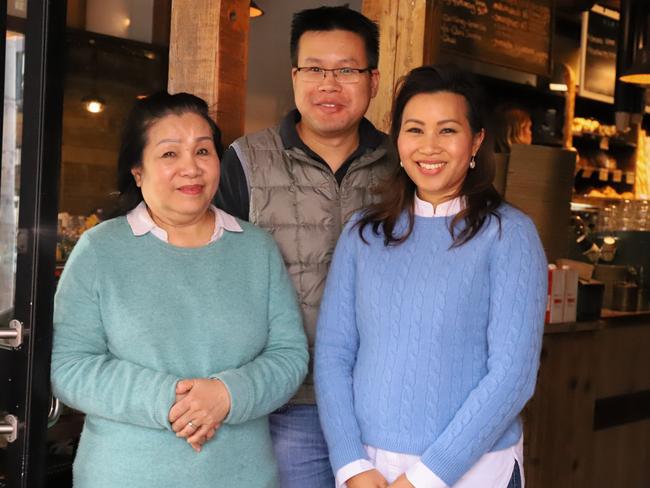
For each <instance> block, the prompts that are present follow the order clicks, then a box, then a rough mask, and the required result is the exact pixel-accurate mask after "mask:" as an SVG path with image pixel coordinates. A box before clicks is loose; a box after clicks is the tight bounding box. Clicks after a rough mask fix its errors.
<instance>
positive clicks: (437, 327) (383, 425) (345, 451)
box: [315, 204, 547, 486]
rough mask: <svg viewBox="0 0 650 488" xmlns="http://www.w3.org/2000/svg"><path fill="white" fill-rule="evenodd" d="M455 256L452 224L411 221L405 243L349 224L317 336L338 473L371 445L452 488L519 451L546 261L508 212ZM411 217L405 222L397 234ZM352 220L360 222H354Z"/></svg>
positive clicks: (529, 230)
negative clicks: (417, 461)
mask: <svg viewBox="0 0 650 488" xmlns="http://www.w3.org/2000/svg"><path fill="white" fill-rule="evenodd" d="M499 213H500V215H501V236H499V227H498V224H497V220H496V219H495V218H491V219H490V221H489V223H488V224H486V225H485V226H484V227H483V229H482V230H481V231H480V232H479V234H478V235H476V236H475V237H474V238H473V239H472V240H470V241H469V242H468V243H466V244H464V245H462V246H460V247H457V248H451V249H450V246H451V244H452V239H451V236H450V234H449V230H448V225H449V219H448V218H446V217H431V218H427V217H416V218H415V219H416V220H415V227H414V230H413V233H412V234H411V236H410V237H409V238H408V240H407V241H406V242H405V243H403V244H401V245H398V246H388V247H386V246H384V243H383V235H380V236H376V235H374V234H373V233H372V230H371V228H370V227H366V229H365V232H364V236H365V237H366V239H367V240H368V242H369V245H366V244H364V243H363V242H362V241H361V239H360V238H359V235H358V233H357V228H356V227H355V228H351V223H350V224H348V226H347V227H346V229H345V230H344V232H343V234H342V235H341V238H340V240H339V243H338V245H337V248H336V252H335V254H334V260H333V262H332V267H331V269H330V273H329V277H328V281H327V286H326V289H325V294H324V297H323V302H322V304H321V309H320V310H321V315H320V319H319V322H318V328H317V331H318V335H317V339H316V365H315V372H316V391H317V401H318V405H319V413H320V418H321V423H322V425H323V430H324V432H325V437H326V439H327V443H328V446H329V449H330V458H331V461H332V466H333V468H334V472H336V471H338V470H339V469H340V468H341V467H343V466H345V465H346V464H348V463H350V462H352V461H354V460H357V459H364V458H366V453H365V450H364V448H363V445H364V444H368V445H371V446H374V447H378V448H381V449H385V450H389V451H395V452H401V453H407V454H415V455H418V456H421V460H422V462H423V463H424V464H425V465H426V466H427V467H428V468H429V469H431V471H433V472H434V473H435V474H436V475H437V476H438V477H439V478H441V479H442V480H443V481H445V483H447V484H448V485H450V486H451V485H453V484H454V483H455V482H456V481H457V480H458V479H459V478H460V477H461V476H462V475H463V474H464V473H465V472H467V471H468V470H469V469H470V468H471V467H472V466H473V464H474V463H475V462H476V461H477V460H478V459H479V458H480V457H481V456H482V455H483V454H485V453H487V452H490V451H494V450H499V449H504V448H506V447H509V446H512V445H513V444H515V443H516V442H517V441H518V440H519V437H520V436H521V432H522V431H521V424H520V422H519V419H518V414H519V412H520V411H521V409H522V408H523V406H524V404H525V403H526V401H527V400H528V399H529V398H530V397H531V395H532V394H533V391H534V388H535V380H536V376H537V368H538V364H539V353H540V348H541V338H542V332H543V323H544V310H545V304H546V276H547V271H546V259H545V257H544V251H543V249H542V246H541V243H540V241H539V237H538V235H537V232H536V230H535V226H534V225H533V223H532V222H531V221H530V219H529V218H528V217H526V216H525V215H524V214H522V213H521V212H520V211H518V210H516V209H514V208H513V207H511V206H508V205H505V204H504V205H502V206H501V207H500V208H499ZM406 220H407V219H406V215H403V216H402V218H401V220H400V221H398V224H397V227H396V229H397V232H398V234H401V233H402V232H401V231H402V230H403V229H405V227H406ZM354 221H356V219H352V222H354Z"/></svg>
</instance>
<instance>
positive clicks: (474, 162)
mask: <svg viewBox="0 0 650 488" xmlns="http://www.w3.org/2000/svg"><path fill="white" fill-rule="evenodd" d="M469 167H470V168H471V169H474V168H476V156H474V155H473V154H472V159H470V160H469Z"/></svg>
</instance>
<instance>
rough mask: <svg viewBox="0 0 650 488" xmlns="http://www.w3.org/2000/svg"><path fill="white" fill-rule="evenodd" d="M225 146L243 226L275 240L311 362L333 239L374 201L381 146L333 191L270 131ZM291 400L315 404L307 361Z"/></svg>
mask: <svg viewBox="0 0 650 488" xmlns="http://www.w3.org/2000/svg"><path fill="white" fill-rule="evenodd" d="M232 147H233V148H234V150H235V152H236V153H237V156H238V157H239V160H240V161H241V164H242V167H243V169H244V173H245V175H246V180H247V183H248V188H249V194H250V214H249V219H250V222H252V223H253V224H255V225H257V226H259V227H262V228H263V229H265V230H266V231H268V232H270V233H271V234H272V235H273V237H274V238H275V240H276V242H277V243H278V246H279V248H280V252H281V253H282V256H283V257H284V261H285V264H286V266H287V270H288V271H289V275H290V276H291V279H292V280H293V283H294V286H295V288H296V292H297V294H298V300H299V302H300V307H301V309H302V314H303V321H304V327H305V331H306V333H307V339H308V342H309V349H310V357H313V347H314V339H315V335H316V321H317V319H318V307H319V305H320V301H321V296H322V294H323V289H324V286H325V280H326V278H327V271H328V269H329V265H330V262H331V260H332V254H333V252H334V247H335V246H336V241H337V240H338V237H339V235H340V234H341V231H342V230H343V226H344V225H345V223H346V222H347V221H348V219H349V218H350V216H351V215H352V214H353V213H354V212H355V211H357V210H359V209H360V208H362V207H364V206H365V205H367V204H369V203H371V202H372V201H373V200H374V199H375V196H374V195H373V194H372V193H371V189H372V188H373V187H374V186H375V185H377V183H378V182H379V181H380V180H381V179H383V178H385V177H386V176H387V175H388V172H389V170H390V165H389V162H388V157H387V155H386V146H385V145H383V144H382V145H381V146H380V147H378V148H377V149H374V150H371V151H369V152H367V153H366V154H364V155H362V156H361V157H359V158H358V159H357V160H355V161H353V162H352V164H351V165H350V167H349V169H348V171H347V173H346V175H345V176H344V177H343V180H342V182H341V184H340V186H339V184H338V183H337V181H336V178H335V176H334V174H333V173H332V172H331V171H330V170H329V169H328V168H325V167H323V165H322V164H321V163H319V162H318V161H314V160H313V159H312V158H310V157H309V156H308V155H307V154H306V153H305V152H304V151H302V150H301V149H297V148H291V149H284V146H283V144H282V140H281V138H280V134H279V130H278V128H277V127H275V128H270V129H266V130H263V131H261V132H257V133H255V134H252V135H249V136H245V137H243V138H240V139H238V140H237V141H235V142H234V143H233V144H232ZM292 402H293V403H308V404H312V403H314V402H315V401H314V387H313V375H312V367H311V364H310V368H309V375H308V376H307V379H306V380H305V383H304V384H303V385H302V387H301V388H300V390H298V393H297V394H296V396H295V397H294V398H293V400H292Z"/></svg>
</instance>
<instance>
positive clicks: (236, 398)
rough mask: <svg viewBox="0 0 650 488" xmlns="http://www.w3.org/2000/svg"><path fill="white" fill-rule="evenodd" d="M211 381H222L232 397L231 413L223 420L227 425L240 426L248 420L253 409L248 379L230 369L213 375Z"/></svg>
mask: <svg viewBox="0 0 650 488" xmlns="http://www.w3.org/2000/svg"><path fill="white" fill-rule="evenodd" d="M210 379H213V380H220V381H221V382H222V383H223V384H224V385H225V386H226V390H228V394H229V395H230V412H228V415H227V416H226V418H225V419H224V420H223V422H224V423H225V424H240V423H242V422H245V421H246V420H248V418H249V416H250V413H251V411H252V408H253V402H252V401H251V399H250V396H251V395H250V393H249V390H248V388H247V386H246V382H247V380H246V378H244V377H243V376H242V375H241V374H240V373H239V372H238V371H236V370H234V369H229V370H226V371H222V372H221V373H218V374H215V375H211V376H210Z"/></svg>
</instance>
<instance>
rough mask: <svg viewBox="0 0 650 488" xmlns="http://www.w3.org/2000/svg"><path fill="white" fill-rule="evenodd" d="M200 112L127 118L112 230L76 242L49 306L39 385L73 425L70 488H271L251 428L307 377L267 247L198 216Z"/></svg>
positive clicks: (210, 215)
mask: <svg viewBox="0 0 650 488" xmlns="http://www.w3.org/2000/svg"><path fill="white" fill-rule="evenodd" d="M218 147H219V129H218V128H217V126H216V125H215V123H214V122H213V121H212V120H211V119H210V117H209V116H208V108H207V105H206V103H205V102H204V101H203V100H201V99H199V98H197V97H194V96H192V95H188V94H184V93H181V94H176V95H169V94H166V93H161V94H157V95H153V96H151V97H148V98H146V99H144V100H140V101H138V102H137V103H136V106H135V107H134V109H133V111H132V112H131V115H130V117H129V119H128V120H127V126H126V129H125V132H124V137H123V140H122V146H121V150H120V156H119V162H118V172H119V183H118V186H119V190H120V199H121V204H122V206H123V207H124V209H125V211H126V212H127V214H126V216H122V217H118V218H115V219H112V220H109V221H107V222H104V223H102V224H100V225H98V226H97V227H95V228H94V229H92V230H89V231H88V232H86V233H85V234H84V235H83V236H82V237H81V239H80V240H79V242H78V244H77V245H76V247H75V248H74V250H73V252H72V254H71V256H70V259H69V261H68V262H67V264H66V267H65V271H64V272H63V275H62V277H61V281H60V283H59V287H58V290H57V293H56V298H55V308H54V345H53V352H52V384H53V390H54V394H55V395H57V396H58V397H59V398H60V399H61V400H62V401H63V402H64V403H65V404H67V405H70V406H71V407H74V408H76V409H78V410H81V411H82V412H84V413H85V414H86V419H85V423H84V429H83V432H82V434H81V440H80V443H79V448H78V451H77V456H76V459H75V463H74V486H75V488H115V487H129V488H151V487H156V488H172V487H174V488H175V487H192V488H208V487H210V488H212V487H216V486H224V487H225V486H227V487H230V488H255V487H259V488H271V487H277V486H278V482H277V472H276V471H277V470H276V466H275V460H274V457H273V450H272V447H271V439H270V435H269V429H268V423H267V414H268V413H270V412H272V411H273V410H275V409H277V408H278V407H280V406H281V405H283V404H284V403H285V402H286V401H287V400H288V399H289V398H290V397H291V396H292V395H293V393H294V392H295V390H296V389H297V388H298V386H299V385H300V384H301V382H302V380H303V378H304V376H305V374H306V371H307V360H308V354H307V348H306V339H305V336H304V332H303V329H302V324H301V319H300V312H299V309H298V306H297V303H296V297H295V293H294V291H293V287H292V285H291V282H290V280H289V278H288V275H287V273H286V271H285V268H284V264H283V262H282V258H281V256H280V253H279V252H278V250H277V248H276V246H275V244H274V242H273V240H272V239H271V238H270V236H268V235H267V234H266V233H264V232H263V231H261V230H259V229H257V228H255V227H254V226H252V225H249V224H247V223H245V222H241V221H238V220H236V219H235V218H234V217H232V216H230V215H228V214H226V213H225V212H223V211H221V210H219V209H217V208H216V207H214V206H212V205H211V201H212V199H213V197H214V194H215V191H216V189H217V185H218V181H219V157H218Z"/></svg>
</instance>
